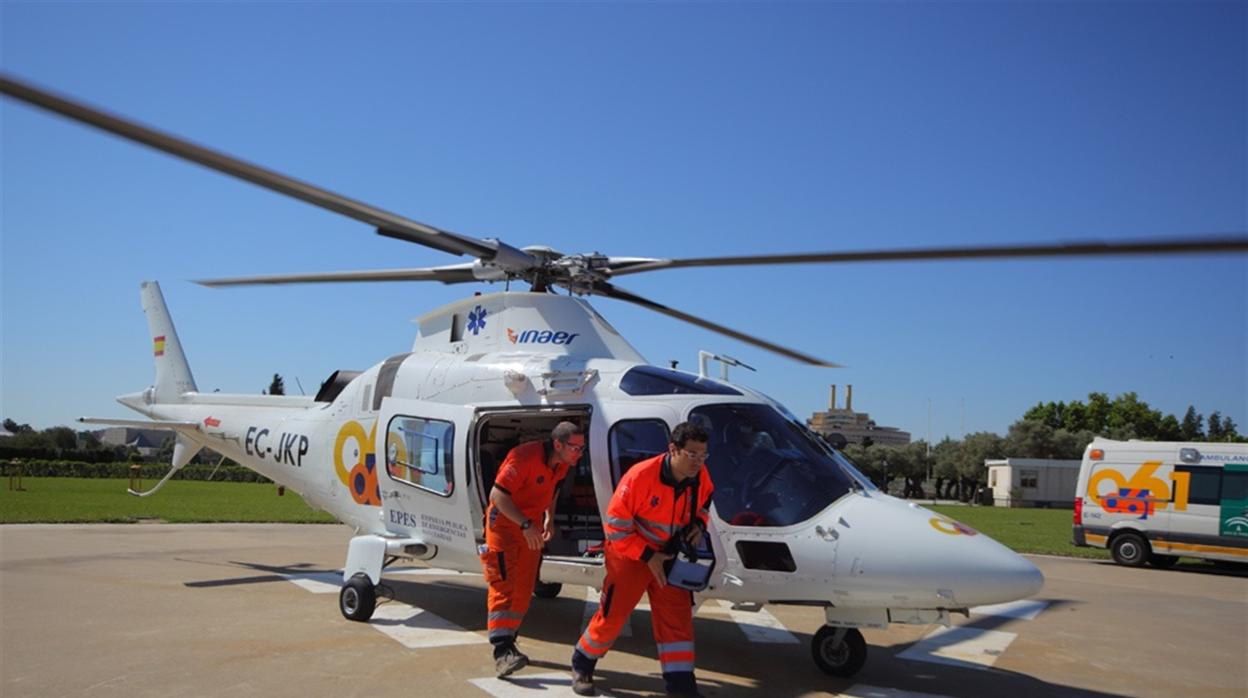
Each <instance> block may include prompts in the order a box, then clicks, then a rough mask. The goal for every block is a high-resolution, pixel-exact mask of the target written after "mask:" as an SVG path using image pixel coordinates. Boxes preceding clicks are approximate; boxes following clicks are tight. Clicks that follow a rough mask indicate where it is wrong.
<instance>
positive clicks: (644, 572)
mask: <svg viewBox="0 0 1248 698" xmlns="http://www.w3.org/2000/svg"><path fill="white" fill-rule="evenodd" d="M706 449H707V435H706V432H705V431H703V430H702V428H701V427H700V426H698V425H696V424H693V423H690V422H684V423H682V424H678V425H677V426H676V428H675V429H673V430H672V436H671V443H669V444H668V447H667V453H664V454H661V455H658V456H655V457H654V458H650V459H647V460H643V461H641V462H639V463H637V464H636V465H634V466H633V467H632V468H630V469H629V470H628V472H627V473H625V474H624V477H623V478H621V479H620V485H619V487H617V488H616V490H615V494H613V495H612V496H611V504H610V505H609V506H608V507H607V518H606V520H605V521H604V522H603V529H604V530H605V532H606V538H607V541H606V567H607V577H606V580H605V581H604V582H603V587H602V601H601V602H600V604H599V606H598V612H597V613H595V614H594V616H593V618H591V619H590V622H589V627H588V628H586V629H585V632H584V633H583V634H582V635H581V637H580V639H579V640H578V641H577V643H576V649H575V650H573V651H572V675H573V677H572V678H573V680H572V690H573V691H575V692H576V693H577V694H578V695H590V696H592V695H595V694H596V689H595V688H594V682H593V672H594V666H595V665H596V664H597V662H598V660H599V659H601V658H602V656H603V655H604V654H606V653H607V650H608V649H610V648H611V644H612V643H614V642H615V638H616V637H617V636H619V634H620V630H621V629H622V628H623V627H624V624H625V623H627V622H628V619H629V616H630V615H631V614H632V612H633V608H634V607H635V606H636V605H637V602H638V601H640V600H641V595H642V593H643V592H644V593H646V594H648V595H649V597H650V618H651V622H652V625H653V630H654V641H655V644H657V645H658V653H659V662H660V664H661V665H662V667H663V681H664V683H665V684H666V686H667V692H668V695H676V696H698V695H700V694H699V693H698V685H697V680H696V679H695V678H694V675H693V603H692V602H693V594H692V593H691V592H689V591H687V590H685V589H681V588H679V587H675V586H669V585H668V584H667V579H666V574H665V572H664V563H665V562H667V561H668V560H671V559H672V557H673V555H672V554H670V553H668V552H664V549H665V548H667V549H668V550H671V549H672V546H671V545H670V544H669V540H671V539H672V538H673V537H675V536H683V537H684V538H685V540H687V541H688V542H689V543H692V544H693V545H695V546H696V545H697V544H699V543H700V542H701V540H702V536H703V535H704V534H705V533H706V526H707V516H708V513H709V511H710V506H711V487H712V485H711V476H710V475H709V474H708V473H707V471H706V468H704V467H703V463H704V462H705V461H706V453H707V451H706ZM695 497H696V499H695Z"/></svg>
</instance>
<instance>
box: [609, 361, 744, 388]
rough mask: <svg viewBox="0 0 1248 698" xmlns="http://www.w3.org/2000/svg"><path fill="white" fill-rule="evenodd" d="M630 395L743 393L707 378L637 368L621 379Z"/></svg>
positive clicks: (669, 371) (677, 372)
mask: <svg viewBox="0 0 1248 698" xmlns="http://www.w3.org/2000/svg"><path fill="white" fill-rule="evenodd" d="M620 390H623V391H624V392H625V393H628V394H629V395H740V394H741V391H739V390H737V389H736V388H732V387H729V386H727V385H724V384H723V383H717V382H715V381H713V380H710V379H707V378H699V377H698V376H694V375H691V374H688V373H681V372H680V371H672V370H670V369H666V368H658V367H657V366H635V367H633V368H630V369H629V370H628V372H627V373H625V374H624V377H623V378H621V379H620Z"/></svg>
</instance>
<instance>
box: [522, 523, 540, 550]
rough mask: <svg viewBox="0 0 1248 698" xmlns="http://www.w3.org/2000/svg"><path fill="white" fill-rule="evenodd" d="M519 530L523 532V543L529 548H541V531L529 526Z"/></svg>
mask: <svg viewBox="0 0 1248 698" xmlns="http://www.w3.org/2000/svg"><path fill="white" fill-rule="evenodd" d="M520 532H521V533H523V534H524V542H525V544H527V545H528V546H529V550H541V549H542V533H541V531H538V530H537V529H536V528H534V527H532V526H529V527H528V528H526V529H523V530H521V531H520Z"/></svg>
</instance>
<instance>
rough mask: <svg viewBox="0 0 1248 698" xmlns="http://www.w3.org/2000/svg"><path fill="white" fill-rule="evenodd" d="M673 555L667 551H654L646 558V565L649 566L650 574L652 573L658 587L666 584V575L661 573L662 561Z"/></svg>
mask: <svg viewBox="0 0 1248 698" xmlns="http://www.w3.org/2000/svg"><path fill="white" fill-rule="evenodd" d="M673 557H674V556H673V555H668V554H667V553H655V554H654V555H653V556H651V557H650V559H649V560H646V567H649V568H650V574H652V575H654V580H655V581H656V582H658V583H659V586H660V587H665V586H667V575H666V574H664V573H663V563H665V562H667V561H668V560H670V559H672V558H673Z"/></svg>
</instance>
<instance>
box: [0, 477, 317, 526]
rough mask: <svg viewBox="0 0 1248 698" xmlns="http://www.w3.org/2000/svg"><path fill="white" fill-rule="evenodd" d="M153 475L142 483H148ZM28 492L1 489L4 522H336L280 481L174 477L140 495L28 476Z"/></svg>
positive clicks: (107, 485)
mask: <svg viewBox="0 0 1248 698" xmlns="http://www.w3.org/2000/svg"><path fill="white" fill-rule="evenodd" d="M154 484H156V483H155V481H152V480H146V481H144V482H143V487H144V488H150V487H152V486H153V485H154ZM23 485H24V486H25V487H26V491H25V492H15V491H11V490H9V489H8V488H7V482H6V483H5V487H4V489H0V523H129V522H133V521H139V520H142V519H157V520H162V521H168V522H171V523H206V522H226V521H229V522H240V521H242V522H252V523H261V522H265V523H267V522H280V523H332V522H334V521H335V519H334V518H333V517H332V516H330V515H329V514H326V513H325V512H321V511H315V510H313V509H312V508H311V507H309V506H308V505H307V504H306V503H305V502H304V501H303V498H302V497H300V496H299V495H297V494H295V493H294V492H290V491H287V492H286V494H285V495H284V496H281V497H279V496H277V486H275V485H272V484H264V483H253V482H198V481H192V480H171V481H170V482H169V483H167V484H166V485H165V486H164V488H162V489H161V490H160V492H158V493H156V494H154V495H152V496H151V497H145V498H139V497H135V496H133V495H131V494H127V493H126V487H127V486H128V485H129V481H127V480H109V479H98V480H94V479H86V478H68V477H39V478H35V477H28V478H25V479H24V480H23Z"/></svg>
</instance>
